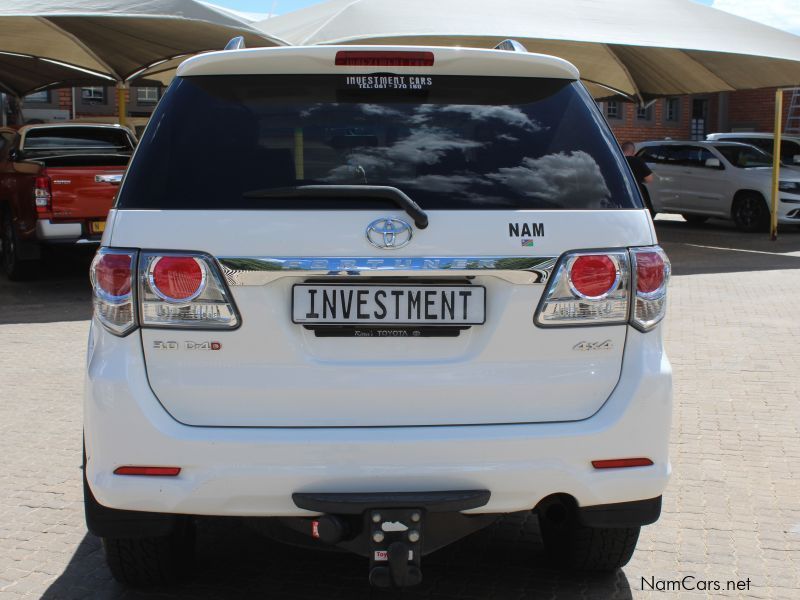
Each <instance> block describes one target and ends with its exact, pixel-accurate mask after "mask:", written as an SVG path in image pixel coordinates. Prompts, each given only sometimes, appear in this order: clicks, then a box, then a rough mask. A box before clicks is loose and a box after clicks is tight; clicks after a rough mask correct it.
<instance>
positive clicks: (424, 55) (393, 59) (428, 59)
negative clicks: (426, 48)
mask: <svg viewBox="0 0 800 600" xmlns="http://www.w3.org/2000/svg"><path fill="white" fill-rule="evenodd" d="M336 66H338V67H432V66H433V52H403V51H394V50H366V51H365V50H340V51H339V52H337V53H336Z"/></svg>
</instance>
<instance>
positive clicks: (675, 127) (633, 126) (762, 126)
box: [600, 88, 791, 142]
mask: <svg viewBox="0 0 800 600" xmlns="http://www.w3.org/2000/svg"><path fill="white" fill-rule="evenodd" d="M600 106H601V108H602V110H603V113H604V114H605V115H606V119H608V122H609V124H610V125H611V128H612V129H613V130H614V134H615V135H616V136H617V138H618V139H619V140H620V141H627V140H630V141H633V142H643V141H646V140H653V139H664V138H671V139H676V140H686V139H694V140H700V139H705V136H706V135H707V134H709V133H715V132H729V131H772V130H773V128H774V120H775V89H774V88H764V89H758V90H745V91H740V92H723V93H719V94H702V95H694V96H676V97H672V98H662V99H660V100H656V101H655V102H652V103H650V104H649V105H647V106H645V107H640V106H638V105H636V104H634V103H631V102H620V101H610V102H602V103H600ZM790 106H791V94H786V96H785V97H784V105H783V124H784V127H783V129H784V130H785V128H786V122H787V117H788V114H789V108H790Z"/></svg>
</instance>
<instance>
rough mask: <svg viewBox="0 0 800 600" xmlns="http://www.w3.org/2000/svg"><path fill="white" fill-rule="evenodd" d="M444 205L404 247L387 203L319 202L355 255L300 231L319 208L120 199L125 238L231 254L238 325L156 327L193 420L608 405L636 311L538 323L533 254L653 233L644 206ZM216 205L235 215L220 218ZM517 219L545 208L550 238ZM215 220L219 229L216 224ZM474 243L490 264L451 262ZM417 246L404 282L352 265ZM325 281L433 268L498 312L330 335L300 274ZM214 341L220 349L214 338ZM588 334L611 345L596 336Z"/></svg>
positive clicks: (159, 349) (292, 420)
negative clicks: (382, 225) (525, 230)
mask: <svg viewBox="0 0 800 600" xmlns="http://www.w3.org/2000/svg"><path fill="white" fill-rule="evenodd" d="M390 214H391V213H390ZM429 214H430V218H431V224H430V226H429V227H428V228H427V229H425V230H423V231H416V232H415V234H414V241H413V244H412V245H413V248H412V245H409V246H407V247H406V248H402V249H399V250H396V251H394V252H392V254H391V256H387V255H386V254H387V253H386V252H385V251H384V252H383V253H381V251H380V250H376V249H375V248H372V247H371V246H370V244H369V243H368V242H367V240H366V239H365V237H364V235H363V231H364V227H365V225H366V224H368V223H370V222H371V221H372V220H374V219H376V218H380V217H382V216H386V213H381V212H370V211H351V212H349V213H346V214H342V213H338V214H337V213H335V212H327V213H321V214H319V216H318V218H319V220H320V222H323V223H325V224H326V232H327V233H326V234H325V235H326V237H327V239H328V240H330V241H331V242H332V243H333V245H334V246H335V247H336V248H337V251H338V252H337V255H338V256H346V257H351V258H349V259H346V260H342V259H339V258H331V257H330V256H326V255H323V254H320V253H315V252H313V247H310V246H309V244H308V239H307V238H305V237H303V236H302V235H298V234H299V232H301V231H303V230H304V223H306V217H305V215H303V214H302V213H294V214H292V213H284V214H283V215H281V216H280V217H279V218H278V217H277V216H276V215H275V214H274V213H271V212H269V211H261V212H251V211H222V212H217V213H215V214H214V215H209V214H208V213H207V212H206V213H204V212H202V211H164V212H157V211H124V210H123V211H118V212H117V214H116V217H115V220H114V232H113V236H112V243H113V245H115V246H120V247H136V246H138V247H142V248H163V247H167V246H169V247H179V248H187V249H188V248H191V249H193V250H198V251H202V252H206V253H208V254H210V255H212V256H214V257H216V258H217V260H219V262H220V263H221V264H222V266H223V270H224V272H225V277H226V279H227V280H228V284H229V286H230V290H231V293H232V295H233V298H234V300H235V302H236V305H237V307H238V310H239V312H240V315H241V326H240V327H239V328H238V329H236V330H234V331H192V330H185V329H184V330H172V331H169V330H164V329H143V330H142V334H141V335H142V342H143V346H144V356H145V359H146V363H147V373H148V379H149V382H150V385H151V386H152V389H153V391H154V392H155V394H156V396H157V397H158V398H159V400H160V401H161V403H162V404H163V405H164V407H165V408H166V409H167V410H168V411H169V412H170V413H171V414H172V415H173V416H174V417H175V418H176V419H178V420H179V421H181V422H184V423H187V424H191V425H206V426H208V425H213V426H246V427H302V426H306V427H309V426H310V427H320V426H400V425H448V424H485V423H525V422H551V421H572V420H580V419H585V418H587V417H589V416H591V415H592V414H594V413H595V412H596V411H597V410H598V409H599V408H600V407H601V406H602V405H603V403H604V402H605V401H606V399H607V398H608V397H609V395H610V394H611V392H612V391H613V390H614V387H615V386H616V384H617V381H618V379H619V374H620V370H621V366H622V358H623V351H624V347H625V337H626V334H627V326H626V325H624V324H617V325H609V326H599V327H567V328H550V329H548V328H541V327H537V326H536V325H535V324H534V320H533V317H534V313H535V311H536V307H537V305H538V304H539V300H540V298H541V296H542V293H543V291H544V289H545V281H544V280H540V278H539V277H538V276H537V274H536V273H537V269H536V268H534V269H531V270H530V271H528V272H526V271H520V270H517V269H518V268H519V267H520V266H523V264H531V265H533V264H534V263H535V262H536V259H539V261H538V264H539V267H540V268H541V269H542V270H543V271H544V275H545V278H546V276H547V275H548V274H549V268H550V267H552V265H553V263H554V260H547V259H549V258H552V257H558V256H559V255H560V254H562V253H563V252H564V251H567V250H572V249H576V247H578V246H583V247H594V248H608V247H619V246H621V245H624V244H632V245H649V244H652V243H653V240H652V237H651V236H650V231H649V227H648V224H647V216H646V214H645V213H644V211H641V210H636V211H575V212H573V211H566V212H558V213H555V212H552V211H549V212H533V211H531V212H524V213H519V212H517V213H515V212H512V211H509V212H507V213H504V212H503V211H498V212H493V213H489V214H476V213H474V212H472V213H470V212H458V213H448V212H434V211H431V212H430V213H429ZM211 216H213V217H214V220H215V222H216V223H224V224H225V226H224V227H215V226H214V225H213V224H212V223H211V221H210V218H211ZM393 216H395V217H397V218H401V219H402V218H407V217H405V215H404V214H403V213H393ZM509 222H513V223H517V222H519V223H526V222H527V223H542V224H543V230H544V236H543V237H540V238H537V241H536V247H535V248H523V247H521V245H520V241H519V239H518V238H515V237H514V238H510V237H509V235H508V224H509ZM200 231H205V232H207V234H208V235H205V236H203V237H202V240H200V239H198V237H197V233H198V232H200ZM212 231H213V234H212ZM576 234H579V235H576ZM475 239H480V240H481V242H480V248H481V250H482V252H481V254H482V256H481V257H475V255H474V250H475V243H474V241H473V240H475ZM471 253H472V254H471ZM469 256H472V257H475V258H480V259H481V260H482V264H483V266H484V268H480V269H476V270H474V271H471V272H468V271H458V272H457V273H453V274H452V275H448V274H447V272H448V270H450V269H448V268H447V266H448V265H447V264H445V262H444V260H443V258H444V257H469ZM268 257H283V258H284V259H285V261H286V262H285V268H286V269H287V270H286V271H275V269H276V268H278V267H276V266H275V263H274V262H273V263H270V262H267V261H265V260H264V259H266V258H268ZM290 257H293V258H290ZM425 257H427V260H426V259H425ZM499 257H513V258H515V259H516V260H510V261H500V260H497V259H498V258H499ZM398 261H399V263H398ZM406 261H411V262H410V263H409V265H411V264H418V265H419V266H421V267H425V266H427V267H428V268H421V269H420V270H418V271H417V272H415V273H413V274H410V273H409V272H408V271H404V270H401V271H399V273H403V277H402V278H393V279H392V283H390V284H389V283H383V282H384V281H385V277H387V276H392V275H393V273H392V272H391V271H384V272H383V273H382V277H381V276H380V272H379V271H377V270H373V271H362V272H361V273H360V274H355V273H354V272H353V269H352V268H349V269H348V268H345V269H342V268H341V267H342V265H345V266H346V267H354V266H361V267H366V268H369V267H370V266H372V267H376V268H377V267H379V266H380V267H381V268H388V267H393V266H396V265H397V264H400V265H401V266H402V265H403V263H404V262H406ZM437 261H438V262H437ZM466 262H468V263H477V262H478V261H473V260H470V261H466ZM515 263H516V264H515ZM456 264H457V263H456ZM505 265H508V266H505ZM435 267H439V268H438V269H437V268H435ZM492 267H494V268H492ZM303 269H313V270H311V271H308V272H304V271H303ZM326 270H327V271H328V272H329V274H328V275H323V276H322V277H320V275H319V272H320V271H322V272H325V271H326ZM334 273H335V274H334ZM309 282H312V283H314V284H319V283H323V284H335V285H351V286H355V287H356V288H358V289H363V288H364V285H365V284H372V285H378V286H381V287H383V288H384V289H388V288H389V287H390V286H398V285H399V286H403V285H410V286H420V285H425V284H426V283H429V285H433V286H448V285H457V286H472V287H477V288H483V289H484V290H485V322H483V323H478V324H475V325H472V326H470V327H469V328H467V329H465V330H462V331H460V333H458V334H457V335H455V336H452V337H450V336H447V337H424V336H419V337H418V336H415V335H414V333H413V330H412V331H406V332H402V331H401V332H400V333H395V334H394V335H397V336H398V337H394V336H392V337H381V336H380V335H376V336H374V337H361V336H358V335H349V336H347V337H321V336H319V335H318V334H317V332H315V331H314V330H313V329H310V328H309V327H307V326H304V325H303V324H300V323H294V322H293V311H292V301H293V287H295V286H298V285H303V284H308V283H309ZM459 309H460V306H459ZM479 321H480V319H479ZM381 329H384V328H381ZM385 329H386V330H387V331H391V328H388V327H387V328H385ZM390 335H391V334H390ZM213 342H217V343H218V344H219V345H220V350H219V351H213V350H212V349H211V348H213V347H215V346H214V345H213V344H212V343H213ZM582 344H583V345H586V344H603V349H602V350H598V351H593V352H586V351H581V350H580V348H581V347H582V346H581V345H582Z"/></svg>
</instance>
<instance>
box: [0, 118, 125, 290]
mask: <svg viewBox="0 0 800 600" xmlns="http://www.w3.org/2000/svg"><path fill="white" fill-rule="evenodd" d="M135 145H136V139H135V137H134V135H133V133H131V131H130V130H128V129H126V128H124V127H120V126H119V125H102V124H83V123H81V124H78V123H68V124H48V125H26V126H25V127H22V128H20V129H19V130H14V129H8V128H0V240H1V241H2V244H1V245H0V251H2V267H3V270H4V271H5V273H6V275H7V276H8V278H9V279H12V280H15V279H23V278H25V277H27V276H29V275H30V274H31V273H32V272H33V271H34V270H35V268H36V266H37V263H38V261H39V260H40V258H41V256H42V245H43V244H49V245H52V244H97V243H99V242H100V238H101V236H102V234H103V231H104V230H105V222H106V215H107V214H108V210H109V209H110V208H111V205H112V203H113V201H114V196H115V195H116V193H117V190H118V189H119V183H120V181H121V180H122V176H123V174H124V173H125V168H126V166H127V164H128V161H129V160H130V158H131V154H132V153H133V149H134V147H135Z"/></svg>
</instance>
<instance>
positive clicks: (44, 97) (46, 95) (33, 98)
mask: <svg viewBox="0 0 800 600" xmlns="http://www.w3.org/2000/svg"><path fill="white" fill-rule="evenodd" d="M25 102H31V103H33V102H37V103H41V104H47V103H48V102H50V92H49V90H42V91H41V92H34V93H33V94H28V95H27V96H25Z"/></svg>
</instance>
